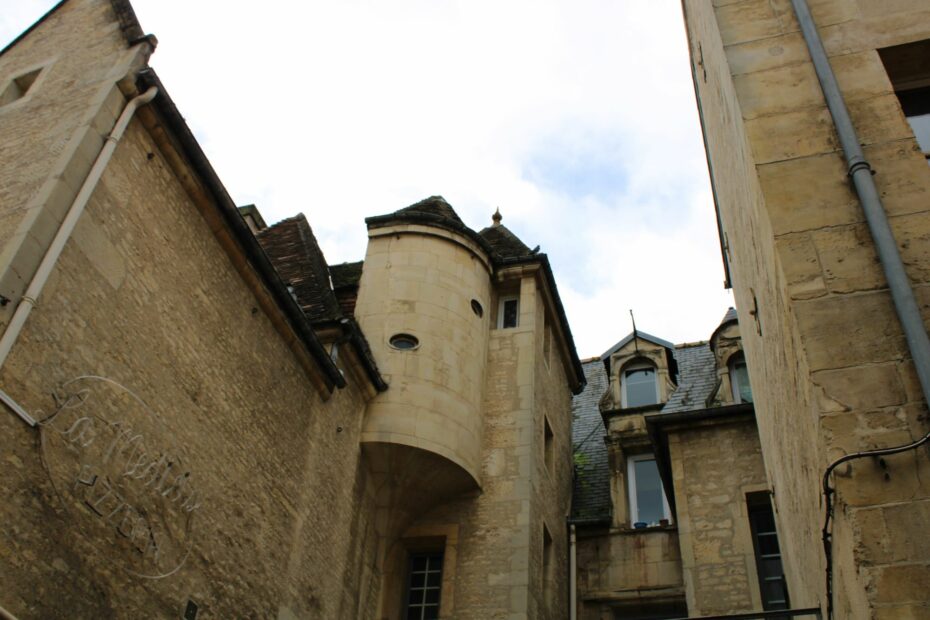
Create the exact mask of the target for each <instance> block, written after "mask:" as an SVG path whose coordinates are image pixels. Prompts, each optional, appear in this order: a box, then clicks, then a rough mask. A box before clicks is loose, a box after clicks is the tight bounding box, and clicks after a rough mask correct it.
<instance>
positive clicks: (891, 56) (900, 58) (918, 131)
mask: <svg viewBox="0 0 930 620" xmlns="http://www.w3.org/2000/svg"><path fill="white" fill-rule="evenodd" d="M878 54H879V56H880V57H881V59H882V64H884V65H885V71H887V72H888V77H889V78H890V79H891V85H892V86H893V87H894V91H895V94H896V95H897V96H898V101H899V102H900V103H901V110H902V111H903V112H904V116H905V117H906V118H907V122H908V123H909V124H910V126H911V129H912V130H913V131H914V138H916V139H917V145H918V146H919V147H920V150H921V151H923V154H924V157H926V158H927V161H928V163H930V40H925V41H915V42H914V43H907V44H905V45H896V46H894V47H886V48H885V49H881V50H878Z"/></svg>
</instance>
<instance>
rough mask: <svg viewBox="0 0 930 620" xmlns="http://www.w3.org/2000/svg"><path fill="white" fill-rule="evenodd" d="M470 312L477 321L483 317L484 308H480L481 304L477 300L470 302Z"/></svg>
mask: <svg viewBox="0 0 930 620" xmlns="http://www.w3.org/2000/svg"><path fill="white" fill-rule="evenodd" d="M471 311H472V312H474V313H475V316H477V317H478V318H479V319H480V318H481V317H483V316H484V308H482V307H481V302H479V301H478V300H477V299H472V300H471Z"/></svg>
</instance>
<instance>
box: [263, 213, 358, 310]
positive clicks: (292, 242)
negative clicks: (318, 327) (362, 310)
mask: <svg viewBox="0 0 930 620" xmlns="http://www.w3.org/2000/svg"><path fill="white" fill-rule="evenodd" d="M256 237H257V238H258V241H259V243H261V245H262V248H263V249H264V250H265V253H266V254H267V255H268V258H269V259H271V262H272V264H273V265H274V267H275V269H276V270H277V271H278V274H279V275H280V276H281V279H282V280H283V281H284V282H285V283H287V284H288V285H289V286H290V287H291V289H292V291H293V294H294V295H295V296H296V297H297V303H298V304H300V306H301V308H302V309H303V311H304V312H305V313H306V314H307V316H308V317H310V320H311V321H312V322H317V321H327V320H336V319H338V318H340V317H341V316H342V312H341V310H340V308H339V303H338V302H337V301H336V296H335V295H334V294H333V291H332V289H330V286H329V267H328V266H327V265H326V260H325V259H324V258H323V252H322V250H320V246H319V244H318V243H317V241H316V237H314V236H313V230H312V229H311V228H310V224H309V223H308V222H307V218H305V217H304V215H303V214H302V213H301V214H299V215H295V216H294V217H289V218H287V219H284V220H281V221H280V222H278V223H277V224H274V225H273V226H269V227H268V228H265V229H264V230H261V231H259V232H258V234H257V235H256Z"/></svg>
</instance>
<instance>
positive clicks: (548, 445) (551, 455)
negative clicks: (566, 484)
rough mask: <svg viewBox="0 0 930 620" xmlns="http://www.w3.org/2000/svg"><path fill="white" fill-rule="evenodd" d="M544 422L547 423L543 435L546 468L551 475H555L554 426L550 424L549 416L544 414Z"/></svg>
mask: <svg viewBox="0 0 930 620" xmlns="http://www.w3.org/2000/svg"><path fill="white" fill-rule="evenodd" d="M543 424H544V425H545V431H544V433H545V435H544V437H543V450H544V451H545V452H544V457H545V460H546V469H547V470H548V471H549V475H550V476H554V475H555V472H554V471H553V466H554V465H555V446H554V439H555V435H554V434H553V433H552V427H551V426H549V418H548V417H546V416H543Z"/></svg>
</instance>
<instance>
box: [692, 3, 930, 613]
mask: <svg viewBox="0 0 930 620" xmlns="http://www.w3.org/2000/svg"><path fill="white" fill-rule="evenodd" d="M809 4H810V10H811V11H812V14H813V20H814V22H815V26H816V30H817V32H818V33H819V37H820V39H821V40H822V43H823V46H824V47H825V50H826V53H827V56H828V58H829V62H830V64H831V65H832V70H833V72H834V73H835V75H836V78H837V81H838V83H839V88H840V91H841V93H842V96H843V98H844V99H845V104H846V107H847V108H848V111H849V115H850V117H851V120H852V123H853V125H854V127H855V130H856V132H857V133H858V140H859V142H860V143H861V145H862V148H863V150H864V153H865V157H866V159H867V160H868V161H869V163H870V164H871V167H872V169H873V170H874V172H875V174H874V177H873V178H874V182H875V184H876V185H877V188H878V191H879V194H880V196H881V200H882V202H883V204H884V209H885V210H886V212H887V215H888V219H889V221H890V226H891V229H892V233H893V236H894V239H895V243H896V245H897V248H898V250H899V252H900V254H901V257H902V259H903V262H904V267H905V270H906V273H907V276H908V278H909V280H910V285H911V286H912V287H913V291H914V294H915V296H916V298H917V300H918V303H919V306H920V311H921V312H922V313H923V316H924V319H925V321H926V319H927V318H928V317H930V310H928V304H927V299H928V291H930V289H928V287H927V284H928V267H930V261H928V256H927V248H928V244H927V235H928V231H930V211H928V210H930V203H928V201H927V196H928V195H930V168H928V165H927V157H926V153H927V152H928V151H930V144H927V141H928V136H927V135H926V129H924V128H923V125H922V123H923V122H925V121H922V120H921V117H924V118H926V116H925V115H926V114H927V113H928V111H930V105H928V102H930V97H928V94H927V93H928V91H927V86H928V85H930V66H928V63H927V58H928V57H930V54H928V49H930V44H928V41H930V7H928V6H927V4H926V2H922V1H919V0H900V1H895V2H868V1H863V0H810V2H809ZM683 6H684V13H685V21H686V25H687V31H688V35H689V39H690V52H691V59H692V68H693V73H694V81H695V87H696V92H697V96H698V104H699V107H700V109H701V117H702V124H703V127H704V135H705V139H706V145H707V152H708V161H709V163H710V168H711V177H712V182H713V184H714V189H715V195H716V199H717V207H718V210H719V216H720V223H721V232H722V235H723V239H722V241H723V246H724V248H725V258H726V260H727V261H728V263H729V269H730V274H731V276H732V284H733V288H734V291H735V294H736V300H737V304H738V306H739V308H740V309H741V312H742V313H743V314H742V316H743V318H744V319H746V320H745V321H744V326H743V340H744V345H745V349H746V355H747V359H748V361H749V365H750V367H751V368H752V371H753V385H754V388H755V393H756V411H757V418H758V421H759V435H760V438H761V445H762V452H763V454H764V461H765V465H766V472H767V475H768V479H769V480H770V481H771V485H772V489H773V491H774V501H775V505H776V507H777V520H778V526H779V530H780V532H781V533H782V541H783V545H784V554H783V557H784V562H785V571H786V574H787V577H788V581H789V589H790V591H791V593H792V599H793V602H794V603H796V604H799V605H801V606H816V607H821V606H822V607H824V608H826V607H827V604H828V601H827V591H826V587H825V585H824V584H825V574H826V571H827V569H828V568H829V569H830V570H831V571H832V584H833V589H834V594H833V604H834V606H835V613H836V617H842V618H846V617H849V618H918V617H926V616H927V615H928V614H930V589H928V588H927V587H926V584H927V583H928V582H930V549H928V548H927V546H926V545H925V544H923V543H922V542H919V541H922V540H923V538H924V536H923V535H922V533H921V528H922V525H921V524H922V523H923V522H924V521H925V520H926V515H927V511H928V506H930V501H928V500H930V486H928V484H930V482H928V481H930V463H928V459H927V452H926V449H924V448H921V449H919V450H909V451H905V452H902V453H900V454H896V455H892V456H886V457H882V458H862V459H856V460H853V461H850V462H848V463H846V464H844V465H842V466H840V467H839V468H838V469H836V470H835V472H834V474H833V475H832V477H831V478H830V484H831V485H832V486H835V488H836V494H835V497H834V499H835V510H834V514H833V517H834V518H833V522H832V526H831V529H832V534H831V535H832V560H831V561H830V562H829V564H828V563H827V562H826V561H825V559H824V553H823V546H822V544H821V533H820V529H821V526H822V524H823V523H824V519H825V506H824V498H823V493H822V477H823V476H824V474H825V472H826V469H827V467H828V465H829V464H830V463H831V462H833V461H834V460H836V459H837V458H839V457H842V456H844V455H848V454H853V453H856V452H859V451H863V450H870V449H876V448H884V447H891V446H898V445H906V444H908V443H910V442H912V441H913V440H916V439H919V438H921V437H922V436H924V435H925V434H926V432H927V430H928V417H927V403H926V395H925V394H923V393H922V391H921V388H920V384H919V382H918V380H917V376H916V373H915V368H914V364H913V362H912V357H911V352H910V350H909V348H908V345H907V344H906V342H905V339H904V335H903V331H902V327H901V323H900V322H899V320H898V318H897V316H896V313H895V309H894V306H893V304H892V299H891V296H890V294H889V290H888V283H887V281H886V277H885V275H884V273H883V270H882V265H881V263H880V260H879V258H878V254H877V252H876V247H875V244H874V243H873V239H872V236H871V234H870V231H869V227H868V226H867V224H866V218H865V216H864V212H863V209H862V208H861V203H860V200H859V197H858V196H857V194H856V193H855V191H854V190H853V187H852V185H851V183H850V179H849V176H848V174H847V173H848V171H847V164H846V163H845V161H844V157H843V153H842V151H841V148H840V143H839V140H838V134H837V131H836V129H835V125H834V120H833V118H832V116H831V113H830V111H829V110H828V108H827V104H826V100H825V97H824V95H823V93H822V91H821V88H820V86H819V83H818V78H817V76H816V74H815V69H814V67H813V64H812V61H811V53H810V52H809V51H808V47H807V45H806V43H805V39H804V37H803V36H802V34H801V32H800V28H799V22H798V19H797V17H796V15H795V12H794V10H793V9H792V6H791V3H789V2H787V1H773V2H769V1H768V0H764V1H763V0H758V1H757V0H737V1H726V2H724V1H715V2H703V1H697V0H685V1H684V2H683ZM909 121H910V123H909ZM915 134H916V140H915Z"/></svg>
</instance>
